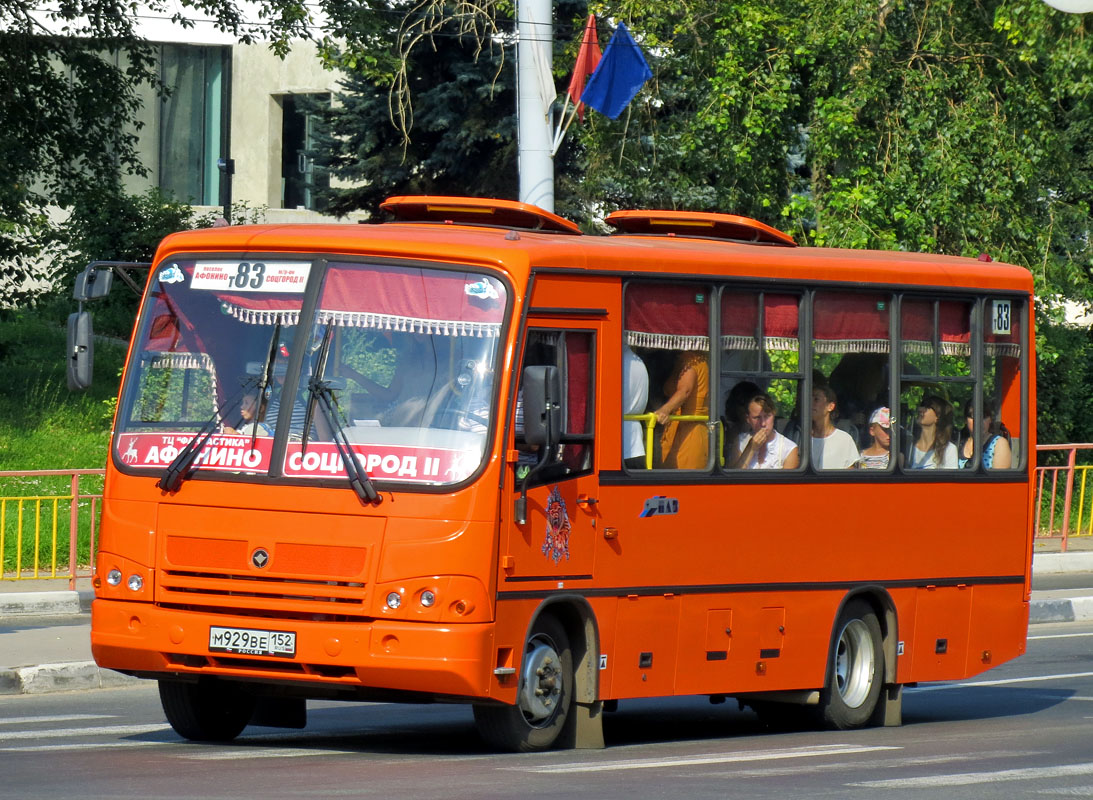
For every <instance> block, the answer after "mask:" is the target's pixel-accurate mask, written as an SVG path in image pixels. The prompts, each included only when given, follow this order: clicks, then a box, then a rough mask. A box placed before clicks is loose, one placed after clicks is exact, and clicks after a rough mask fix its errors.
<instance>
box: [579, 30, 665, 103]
mask: <svg viewBox="0 0 1093 800" xmlns="http://www.w3.org/2000/svg"><path fill="white" fill-rule="evenodd" d="M651 77H653V71H652V70H650V69H649V64H648V63H646V61H645V56H644V55H642V53H641V48H640V47H638V43H637V42H635V41H634V38H633V37H632V36H631V35H630V31H628V30H626V25H624V24H623V23H621V22H620V23H619V27H618V28H617V29H616V30H615V35H614V36H612V37H611V41H610V42H608V43H607V49H606V50H604V51H603V58H601V59H600V63H599V65H598V66H597V67H596V71H595V72H593V73H592V77H591V78H589V80H588V86H586V87H585V89H584V92H583V93H582V94H581V102H582V103H584V104H585V105H587V106H589V107H590V108H594V109H596V110H597V111H599V112H600V113H601V114H603V115H604V116H606V117H610V118H611V119H615V118H617V117H618V116H619V114H621V113H622V110H623V109H624V108H626V106H627V105H628V104H629V103H630V101H631V100H633V99H634V95H636V94H637V93H638V90H639V89H641V87H642V85H643V84H644V83H645V82H646V81H647V80H649V79H650V78H651Z"/></svg>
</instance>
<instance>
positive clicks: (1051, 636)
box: [1026, 633, 1093, 642]
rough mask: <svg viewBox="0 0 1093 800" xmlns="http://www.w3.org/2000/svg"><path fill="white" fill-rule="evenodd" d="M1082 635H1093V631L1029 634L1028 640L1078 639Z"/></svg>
mask: <svg viewBox="0 0 1093 800" xmlns="http://www.w3.org/2000/svg"><path fill="white" fill-rule="evenodd" d="M1081 636H1093V633H1051V634H1047V633H1045V634H1043V635H1042V636H1029V637H1027V638H1026V641H1029V642H1035V641H1037V640H1039V639H1077V638H1079V637H1081Z"/></svg>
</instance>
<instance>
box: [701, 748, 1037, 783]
mask: <svg viewBox="0 0 1093 800" xmlns="http://www.w3.org/2000/svg"><path fill="white" fill-rule="evenodd" d="M1044 754H1045V753H1043V752H1041V751H1038V750H993V751H985V752H976V753H956V754H952V755H939V756H914V757H911V756H909V757H906V758H892V757H889V756H882V757H878V758H874V759H870V760H865V761H856V762H855V761H825V762H823V763H822V764H817V763H815V762H811V763H809V764H798V765H796V766H785V767H781V766H773V767H762V768H756V769H739V768H735V767H734V768H733V769H732V770H731V771H721V772H714V771H712V770H707V771H705V772H689V773H688V774H687V777H688V778H709V777H716V776H732V777H735V778H771V777H785V776H787V775H799V774H808V775H814V774H816V773H818V772H841V771H845V770H849V769H861V768H862V767H868V768H869V769H873V770H882V769H907V768H908V767H927V766H935V765H938V764H951V763H953V762H957V761H983V760H985V759H988V758H1009V759H1013V758H1032V757H1035V756H1040V755H1044Z"/></svg>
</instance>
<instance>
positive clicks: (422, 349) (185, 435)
mask: <svg viewBox="0 0 1093 800" xmlns="http://www.w3.org/2000/svg"><path fill="white" fill-rule="evenodd" d="M316 270H321V271H322V272H321V275H316V276H313V274H312V273H313V272H315V271H316ZM316 279H317V280H316ZM316 282H318V283H320V285H319V287H318V298H317V301H316V302H314V303H313V304H311V303H305V297H306V292H305V289H306V288H307V287H308V286H309V284H314V283H316ZM506 300H507V291H506V289H505V286H504V284H502V283H501V282H500V281H499V280H497V279H496V278H493V277H490V276H488V275H485V274H482V273H478V272H470V271H467V270H463V269H437V268H423V267H405V266H388V265H377V264H369V263H352V262H332V263H326V262H322V261H316V262H311V261H303V260H293V259H289V258H285V259H267V260H262V261H253V260H250V261H248V260H242V259H225V258H216V259H208V260H204V259H200V258H198V259H193V260H177V261H171V262H164V263H162V264H160V265H159V266H158V267H157V269H156V272H155V274H154V276H153V278H152V283H151V284H150V286H149V290H148V294H147V297H146V299H145V307H144V311H143V314H142V317H141V325H140V328H139V330H138V333H137V338H136V343H135V345H134V348H133V354H132V361H131V363H130V367H129V371H128V378H127V381H126V384H125V386H124V388H123V392H122V396H121V398H120V402H119V413H118V421H117V434H118V435H117V436H116V437H115V456H116V458H117V460H118V463H119V464H120V465H122V466H123V467H125V468H130V469H138V470H139V469H142V468H148V469H151V470H163V469H164V468H165V467H166V466H167V465H169V464H171V462H172V460H173V459H174V458H175V457H176V456H177V454H178V452H179V451H180V450H181V449H182V448H184V447H185V446H186V445H187V444H188V443H189V442H190V441H191V440H194V438H195V434H197V433H199V432H200V431H202V430H206V431H208V430H212V431H213V433H212V435H211V436H209V438H208V441H207V442H206V443H204V444H203V445H202V447H201V452H200V453H199V454H198V456H197V458H196V459H195V460H194V464H193V467H194V469H195V470H197V471H200V472H208V471H214V472H231V473H241V474H248V475H263V474H268V475H270V476H273V477H287V478H294V479H303V480H307V479H318V478H326V479H330V478H337V477H339V476H341V477H346V470H345V464H344V461H343V458H342V457H341V456H339V453H338V450H337V441H341V442H342V443H343V444H347V445H348V447H349V448H351V449H352V451H353V453H354V454H355V455H356V457H357V460H358V461H359V463H360V465H361V467H362V468H363V469H364V470H365V471H366V472H367V473H368V476H369V477H371V479H372V480H374V481H378V482H383V481H394V482H396V483H409V484H415V483H416V484H427V485H442V484H452V483H458V482H460V481H462V480H465V479H466V478H468V477H470V476H471V475H472V474H473V473H474V472H475V471H476V470H477V469H478V467H479V465H480V464H481V463H482V460H483V456H484V454H485V452H486V442H487V437H488V434H489V432H490V430H491V429H492V427H493V421H494V419H495V417H496V414H495V410H494V409H495V403H496V397H495V391H494V388H495V381H494V380H493V376H494V369H495V367H496V364H497V359H498V350H499V342H500V333H501V327H502V322H503V320H504V318H505V309H506ZM305 306H307V307H308V308H312V307H313V308H314V311H313V312H311V313H310V314H309V317H308V318H307V319H302V318H301V315H302V314H303V313H304V309H305ZM320 396H321V397H324V398H329V400H331V401H332V402H330V403H328V402H325V400H324V402H321V403H318V402H316V400H317V399H318V398H319V397H320ZM305 428H306V434H305ZM279 442H284V446H283V447H275V445H276V444H278V443H279ZM275 453H278V455H277V457H276V460H275Z"/></svg>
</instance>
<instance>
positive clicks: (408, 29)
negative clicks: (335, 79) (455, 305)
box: [312, 0, 585, 214]
mask: <svg viewBox="0 0 1093 800" xmlns="http://www.w3.org/2000/svg"><path fill="white" fill-rule="evenodd" d="M398 8H399V6H398V4H397V3H393V2H392V3H390V4H389V7H388V9H387V13H386V15H384V14H383V13H381V12H379V11H377V12H376V16H375V17H373V19H378V20H386V21H387V23H386V24H387V26H388V30H386V31H378V34H379V35H377V36H373V37H372V38H371V40H370V41H369V42H366V41H365V40H364V39H362V38H361V37H360V36H359V32H358V36H357V38H355V39H354V40H352V41H351V42H349V43H346V44H344V45H343V47H342V48H341V49H339V50H337V51H336V52H333V53H332V54H331V58H332V59H333V60H335V61H336V62H337V63H339V64H340V65H341V66H342V67H343V69H344V70H345V71H346V72H347V74H348V77H347V78H346V79H345V80H344V81H343V82H342V83H341V90H340V91H339V93H338V94H337V96H336V98H335V103H334V105H333V106H332V107H329V108H325V109H315V110H314V111H315V113H316V114H317V115H318V116H319V117H320V120H321V124H320V126H319V133H318V136H317V141H316V146H315V148H314V151H313V153H312V155H313V156H314V157H315V159H316V164H317V166H318V168H319V170H320V172H325V173H327V174H329V175H331V176H333V177H334V178H335V179H339V180H341V181H342V182H343V184H344V182H350V183H352V184H354V185H353V186H352V187H351V188H338V187H337V183H335V187H334V188H332V189H330V190H327V191H325V192H321V193H320V195H319V199H320V201H321V202H322V203H323V204H324V205H325V207H326V209H328V210H330V211H332V212H333V213H337V214H345V213H347V212H349V211H353V210H358V209H363V210H367V211H370V212H375V211H376V209H377V208H378V206H379V203H380V202H382V200H383V199H384V198H386V197H389V196H391V195H398V194H440V195H449V194H460V195H462V194H468V195H479V196H489V197H499V198H509V199H516V198H517V194H518V189H519V176H518V173H517V138H516V137H517V130H516V129H517V121H516V115H515V110H516V91H515V90H516V59H515V57H514V50H515V43H516V42H515V38H514V36H513V30H514V25H515V21H514V19H513V18H512V16H511V13H512V11H513V9H512V7H511V6H507V7H504V6H501V5H500V4H496V3H493V4H488V5H485V4H470V3H464V2H452V3H443V2H425V3H422V4H420V5H419V6H417V7H415V9H414V10H413V11H412V12H411V13H409V14H407V15H405V16H402V12H400V11H398ZM555 8H556V14H557V20H556V25H555V41H556V46H557V49H558V50H559V53H561V52H563V48H565V47H567V46H568V45H569V42H570V40H571V39H572V37H573V36H574V35H575V31H576V30H578V29H579V26H578V27H574V25H573V22H574V20H579V18H580V16H581V14H582V13H584V9H585V3H584V2H583V0H560V1H559V2H556V3H555ZM379 42H384V43H385V44H383V45H380V46H378V47H377V45H378V43H379ZM366 45H369V46H370V49H368V48H366ZM365 55H367V58H365ZM571 59H572V56H570V60H571ZM559 63H565V62H564V59H563V58H559ZM567 169H572V153H571V152H567V153H564V154H562V155H561V156H560V157H559V158H558V159H556V163H555V173H556V174H557V175H558V176H559V177H560V178H561V176H564V175H565V173H566V171H567Z"/></svg>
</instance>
